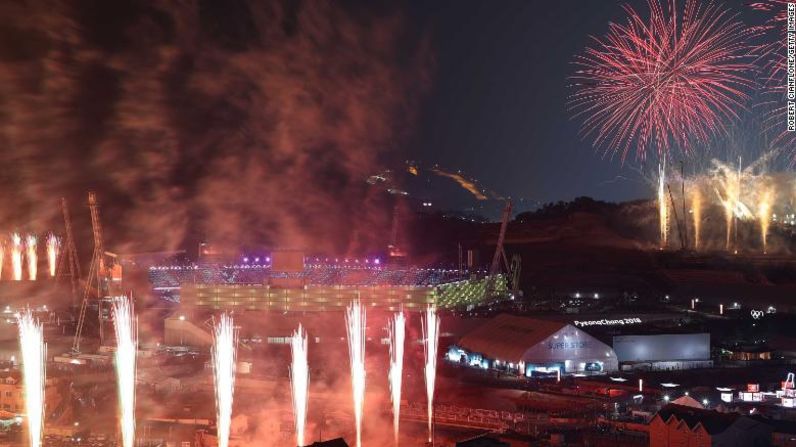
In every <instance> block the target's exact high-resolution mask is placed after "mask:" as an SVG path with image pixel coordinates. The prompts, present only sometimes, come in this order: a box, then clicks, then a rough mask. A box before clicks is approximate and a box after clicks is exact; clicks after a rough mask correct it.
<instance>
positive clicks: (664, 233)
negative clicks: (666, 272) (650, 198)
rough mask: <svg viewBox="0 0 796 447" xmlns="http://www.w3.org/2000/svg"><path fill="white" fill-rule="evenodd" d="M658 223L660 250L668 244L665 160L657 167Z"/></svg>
mask: <svg viewBox="0 0 796 447" xmlns="http://www.w3.org/2000/svg"><path fill="white" fill-rule="evenodd" d="M658 222H659V225H660V232H661V236H660V237H661V239H660V240H661V248H666V245H667V244H668V243H669V205H668V202H667V201H666V158H664V159H663V163H662V164H660V165H658Z"/></svg>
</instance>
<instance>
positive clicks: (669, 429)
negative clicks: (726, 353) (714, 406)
mask: <svg viewBox="0 0 796 447" xmlns="http://www.w3.org/2000/svg"><path fill="white" fill-rule="evenodd" d="M771 434H772V428H771V426H770V425H768V424H765V423H763V422H760V421H759V420H756V419H753V418H750V417H747V416H742V415H740V414H738V413H720V412H718V411H713V410H705V409H700V408H694V407H692V406H684V405H677V404H669V405H666V406H665V407H663V408H661V410H660V411H658V413H657V414H656V415H655V416H654V417H653V418H652V420H650V423H649V436H650V444H649V445H650V447H670V446H689V447H691V446H693V447H710V446H722V447H735V446H737V447H746V446H754V445H770V444H771V439H772V437H771Z"/></svg>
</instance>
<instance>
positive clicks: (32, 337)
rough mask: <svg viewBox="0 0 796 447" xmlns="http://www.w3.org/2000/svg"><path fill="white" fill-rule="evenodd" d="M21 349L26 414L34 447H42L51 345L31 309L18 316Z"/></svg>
mask: <svg viewBox="0 0 796 447" xmlns="http://www.w3.org/2000/svg"><path fill="white" fill-rule="evenodd" d="M17 324H18V325H19V350H20V352H21V354H22V380H23V386H24V389H25V414H26V416H27V418H28V441H29V446H30V447H41V445H42V433H43V431H44V385H45V377H46V376H45V374H46V373H45V371H46V365H47V345H46V344H44V331H43V329H42V325H41V323H39V321H38V320H37V319H36V318H34V317H33V313H32V312H31V311H30V310H26V311H24V312H23V313H22V314H21V315H19V316H17Z"/></svg>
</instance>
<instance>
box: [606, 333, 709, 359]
mask: <svg viewBox="0 0 796 447" xmlns="http://www.w3.org/2000/svg"><path fill="white" fill-rule="evenodd" d="M614 352H616V357H617V358H618V360H619V361H620V362H649V361H667V360H708V359H710V334H661V335H621V336H616V337H614Z"/></svg>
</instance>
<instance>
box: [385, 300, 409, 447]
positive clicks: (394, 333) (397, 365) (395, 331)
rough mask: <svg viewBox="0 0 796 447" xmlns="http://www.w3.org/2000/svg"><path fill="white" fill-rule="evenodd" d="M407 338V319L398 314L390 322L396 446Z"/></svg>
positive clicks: (390, 375) (393, 417)
mask: <svg viewBox="0 0 796 447" xmlns="http://www.w3.org/2000/svg"><path fill="white" fill-rule="evenodd" d="M405 338H406V317H404V313H403V312H398V313H396V314H395V316H393V318H392V320H391V321H390V371H389V373H388V379H389V382H390V397H391V398H392V425H393V435H394V436H395V445H398V427H399V425H400V417H401V382H402V379H403V371H404V339H405Z"/></svg>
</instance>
